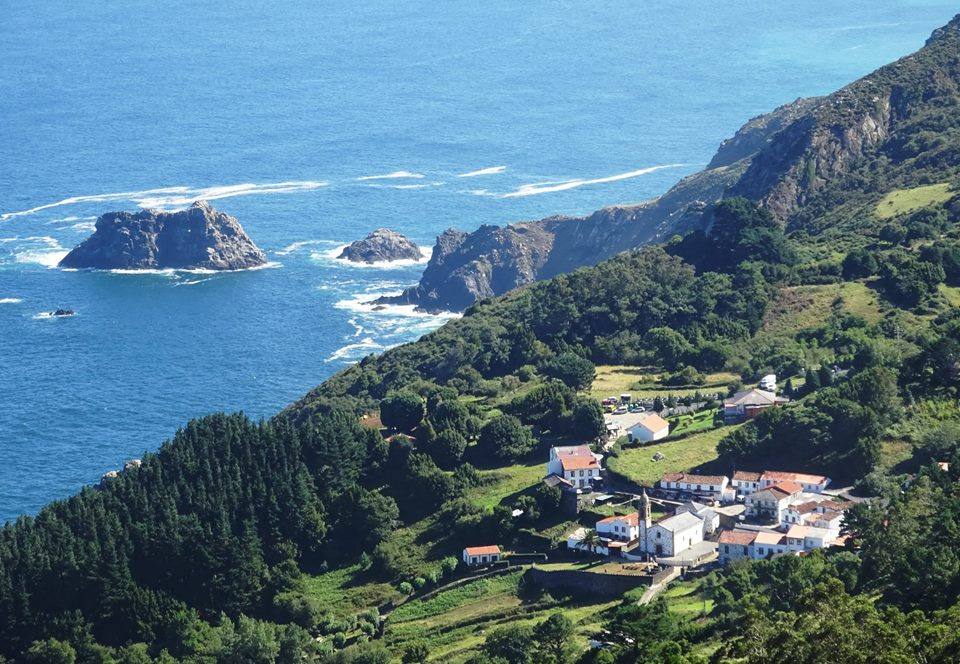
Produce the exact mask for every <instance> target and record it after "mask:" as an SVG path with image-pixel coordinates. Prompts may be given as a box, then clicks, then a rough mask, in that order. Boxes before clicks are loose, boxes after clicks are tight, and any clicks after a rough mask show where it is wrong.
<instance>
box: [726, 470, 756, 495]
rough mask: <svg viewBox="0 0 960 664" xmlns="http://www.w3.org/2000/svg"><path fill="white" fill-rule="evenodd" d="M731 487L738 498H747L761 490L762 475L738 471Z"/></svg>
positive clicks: (734, 475)
mask: <svg viewBox="0 0 960 664" xmlns="http://www.w3.org/2000/svg"><path fill="white" fill-rule="evenodd" d="M730 486H732V487H733V488H734V489H735V490H736V492H737V498H745V497H746V496H749V495H750V494H751V493H753V492H755V491H756V490H757V489H759V488H760V473H754V472H752V471H749V470H738V471H737V472H735V473H734V474H733V477H732V478H731V479H730Z"/></svg>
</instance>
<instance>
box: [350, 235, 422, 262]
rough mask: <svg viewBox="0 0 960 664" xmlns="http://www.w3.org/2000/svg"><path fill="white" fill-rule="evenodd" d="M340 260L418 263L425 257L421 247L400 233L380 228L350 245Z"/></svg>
mask: <svg viewBox="0 0 960 664" xmlns="http://www.w3.org/2000/svg"><path fill="white" fill-rule="evenodd" d="M338 258H344V259H346V260H348V261H352V262H354V263H383V262H389V261H402V260H414V261H418V260H420V259H421V258H423V256H422V255H421V253H420V247H418V246H417V245H415V244H414V243H413V242H411V241H410V240H408V239H407V238H406V237H404V236H403V235H401V234H400V233H397V232H396V231H392V230H390V229H389V228H378V229H377V230H375V231H373V232H372V233H370V234H369V235H368V236H367V237H365V238H363V239H362V240H357V241H356V242H352V243H350V244H348V245H347V246H346V247H344V248H343V251H341V252H340V255H339V256H338Z"/></svg>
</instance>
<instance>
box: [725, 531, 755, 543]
mask: <svg viewBox="0 0 960 664" xmlns="http://www.w3.org/2000/svg"><path fill="white" fill-rule="evenodd" d="M756 538H757V532H756V531H755V530H724V531H723V532H722V533H720V540H719V541H720V544H740V545H742V546H747V545H748V544H753V541H754V540H755V539H756Z"/></svg>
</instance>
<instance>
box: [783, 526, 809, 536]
mask: <svg viewBox="0 0 960 664" xmlns="http://www.w3.org/2000/svg"><path fill="white" fill-rule="evenodd" d="M809 532H810V527H809V526H801V525H800V524H799V523H795V524H793V525H792V526H790V528H788V529H787V537H789V538H791V539H803V538H804V537H806V536H807V533H809Z"/></svg>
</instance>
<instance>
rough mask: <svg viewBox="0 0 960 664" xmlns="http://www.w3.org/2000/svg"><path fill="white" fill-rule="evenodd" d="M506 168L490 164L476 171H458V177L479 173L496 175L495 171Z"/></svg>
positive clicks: (475, 175)
mask: <svg viewBox="0 0 960 664" xmlns="http://www.w3.org/2000/svg"><path fill="white" fill-rule="evenodd" d="M505 170H507V167H506V166H490V167H489V168H481V169H479V170H476V171H470V172H469V173H460V175H458V176H457V177H458V178H475V177H477V176H480V175H496V174H497V173H503V172H504V171H505Z"/></svg>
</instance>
